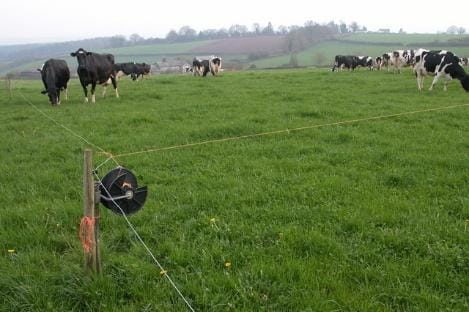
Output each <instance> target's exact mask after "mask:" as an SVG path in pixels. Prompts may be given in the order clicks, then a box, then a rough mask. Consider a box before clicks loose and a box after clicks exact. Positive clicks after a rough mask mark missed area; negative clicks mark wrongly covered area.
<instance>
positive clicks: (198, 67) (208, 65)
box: [192, 57, 221, 77]
mask: <svg viewBox="0 0 469 312" xmlns="http://www.w3.org/2000/svg"><path fill="white" fill-rule="evenodd" d="M219 71H221V58H220V57H212V58H210V59H208V60H200V59H197V58H194V60H193V61H192V73H193V75H194V76H203V77H205V76H207V74H208V73H209V72H210V73H211V74H212V75H213V76H216V75H217V74H218V72H219Z"/></svg>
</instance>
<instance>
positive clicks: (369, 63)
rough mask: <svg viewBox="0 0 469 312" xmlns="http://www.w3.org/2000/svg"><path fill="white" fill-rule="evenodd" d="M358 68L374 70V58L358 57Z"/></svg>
mask: <svg viewBox="0 0 469 312" xmlns="http://www.w3.org/2000/svg"><path fill="white" fill-rule="evenodd" d="M356 63H357V65H356V66H357V67H358V66H362V67H368V69H369V70H373V58H372V57H370V56H357V57H356Z"/></svg>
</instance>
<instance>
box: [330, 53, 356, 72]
mask: <svg viewBox="0 0 469 312" xmlns="http://www.w3.org/2000/svg"><path fill="white" fill-rule="evenodd" d="M357 66H358V57H356V56H353V55H336V56H335V63H334V67H332V71H335V69H336V68H337V70H338V71H339V70H342V69H343V67H346V68H348V70H350V69H352V70H354V69H355V68H356V67H357Z"/></svg>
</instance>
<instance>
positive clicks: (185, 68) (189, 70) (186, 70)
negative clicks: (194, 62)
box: [181, 64, 193, 74]
mask: <svg viewBox="0 0 469 312" xmlns="http://www.w3.org/2000/svg"><path fill="white" fill-rule="evenodd" d="M181 70H182V73H183V74H186V73H192V70H193V68H192V66H191V65H190V64H184V65H182V69H181Z"/></svg>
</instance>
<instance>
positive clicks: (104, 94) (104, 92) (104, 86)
mask: <svg viewBox="0 0 469 312" xmlns="http://www.w3.org/2000/svg"><path fill="white" fill-rule="evenodd" d="M106 91H107V84H103V98H104V97H105V96H106Z"/></svg>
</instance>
